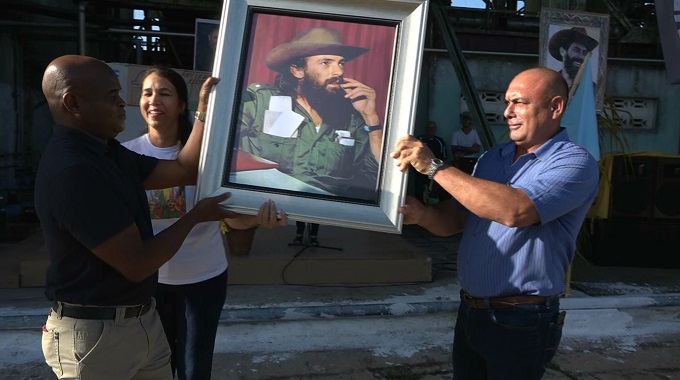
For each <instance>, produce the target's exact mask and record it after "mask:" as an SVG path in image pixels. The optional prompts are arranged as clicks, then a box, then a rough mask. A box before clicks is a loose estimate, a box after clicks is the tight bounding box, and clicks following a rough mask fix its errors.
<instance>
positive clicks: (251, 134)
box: [238, 83, 378, 201]
mask: <svg viewBox="0 0 680 380" xmlns="http://www.w3.org/2000/svg"><path fill="white" fill-rule="evenodd" d="M272 96H280V95H279V90H278V89H277V88H276V87H274V85H272V84H262V83H253V84H251V85H250V86H249V87H248V90H247V91H246V93H245V94H244V95H243V100H242V108H241V111H242V114H241V115H242V117H241V125H240V129H239V131H238V133H239V136H238V141H239V143H240V146H239V148H240V149H243V150H244V151H246V152H249V153H252V154H254V155H256V156H259V157H262V158H265V159H268V160H271V161H274V162H276V163H278V164H279V170H280V171H281V172H283V173H286V174H288V175H290V176H292V177H295V178H297V179H299V180H301V181H303V182H305V183H307V184H309V185H312V186H316V187H318V188H321V189H324V190H326V191H329V192H331V193H333V194H335V195H339V196H346V197H351V198H358V199H363V200H369V201H370V200H374V199H375V198H376V195H377V190H376V189H377V185H378V184H377V174H378V162H377V161H376V160H375V157H374V156H373V154H372V153H371V149H370V145H369V141H368V132H367V131H366V130H365V129H364V120H363V118H362V117H361V115H360V114H359V113H358V112H356V111H354V114H353V115H351V117H350V118H349V119H348V120H349V121H348V123H347V125H346V126H344V127H342V130H344V131H348V132H349V133H350V135H351V138H352V139H354V146H347V145H343V144H341V143H340V141H339V138H338V136H337V134H336V131H337V130H340V129H338V128H335V129H334V128H331V127H330V126H329V125H328V124H327V123H326V122H323V124H322V125H321V126H320V128H319V131H318V132H317V131H316V128H315V126H314V123H313V121H312V118H311V117H310V116H309V114H308V113H307V112H306V111H305V110H304V109H303V108H302V107H300V106H299V105H298V104H297V102H295V101H291V104H292V111H294V112H295V113H297V114H299V115H301V116H303V118H304V119H303V121H302V122H301V123H300V125H299V126H298V127H297V129H295V132H296V133H293V135H297V136H293V137H282V136H275V135H272V134H268V133H265V132H264V131H263V124H264V120H265V111H266V110H267V108H268V107H269V104H270V100H271V98H272ZM272 186H276V185H275V184H273V185H272Z"/></svg>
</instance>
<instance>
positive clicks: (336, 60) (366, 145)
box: [238, 27, 382, 200]
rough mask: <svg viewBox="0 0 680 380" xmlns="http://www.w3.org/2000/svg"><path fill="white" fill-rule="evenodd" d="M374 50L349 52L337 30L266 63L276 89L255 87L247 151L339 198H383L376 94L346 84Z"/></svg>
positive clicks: (307, 37) (316, 31)
mask: <svg viewBox="0 0 680 380" xmlns="http://www.w3.org/2000/svg"><path fill="white" fill-rule="evenodd" d="M367 51H368V49H366V48H363V47H358V46H351V45H345V44H343V42H342V38H341V36H340V32H339V31H338V30H336V29H333V28H325V27H312V28H309V29H307V30H304V31H302V32H300V33H298V34H297V35H296V36H294V37H293V38H292V39H291V40H290V41H288V42H285V43H282V44H280V45H278V46H276V47H274V48H273V49H272V50H271V51H270V52H269V53H268V54H267V57H266V59H265V63H266V64H267V67H269V68H270V69H272V70H274V71H276V72H277V73H278V74H277V76H276V79H275V83H273V84H271V83H252V84H250V86H248V90H247V91H246V94H245V95H244V96H243V103H242V108H241V124H240V128H239V136H238V138H239V140H238V141H239V144H240V145H239V147H240V149H242V150H244V151H246V152H248V153H252V154H254V155H256V156H259V157H262V158H265V159H267V160H271V161H274V162H276V163H277V164H278V165H279V166H278V169H279V170H280V171H281V172H283V173H286V174H288V175H290V176H292V177H294V178H297V179H299V180H301V181H303V182H305V183H307V184H310V185H312V186H315V187H317V188H321V189H323V190H326V191H328V192H330V193H332V194H334V195H339V196H347V197H352V198H358V199H363V200H373V199H375V197H376V189H377V173H378V161H377V159H378V158H379V157H380V150H381V145H382V126H381V123H380V119H379V117H378V114H377V112H376V109H375V96H376V95H375V91H374V90H373V89H372V88H370V87H368V86H367V85H365V84H363V83H361V82H359V81H357V80H354V79H351V78H347V77H345V76H344V72H345V64H346V63H347V62H348V61H350V60H352V59H354V58H356V57H358V56H359V55H361V54H364V53H365V52H367Z"/></svg>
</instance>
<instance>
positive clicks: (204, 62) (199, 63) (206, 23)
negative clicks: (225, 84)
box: [194, 18, 220, 72]
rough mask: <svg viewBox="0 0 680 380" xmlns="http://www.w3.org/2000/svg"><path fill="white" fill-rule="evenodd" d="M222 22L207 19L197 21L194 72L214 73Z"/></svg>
mask: <svg viewBox="0 0 680 380" xmlns="http://www.w3.org/2000/svg"><path fill="white" fill-rule="evenodd" d="M219 31H220V21H219V20H211V19H205V18H197V19H196V27H195V32H194V35H195V37H194V70H197V71H209V72H210V71H212V69H213V62H214V61H215V52H216V51H217V38H218V36H219Z"/></svg>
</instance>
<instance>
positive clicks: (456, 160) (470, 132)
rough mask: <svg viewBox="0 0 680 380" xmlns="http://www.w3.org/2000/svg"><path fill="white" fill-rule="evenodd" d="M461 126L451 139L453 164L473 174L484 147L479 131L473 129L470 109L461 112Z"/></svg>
mask: <svg viewBox="0 0 680 380" xmlns="http://www.w3.org/2000/svg"><path fill="white" fill-rule="evenodd" d="M460 124H461V128H460V130H458V131H455V132H453V138H452V139H451V155H452V156H453V164H454V165H455V166H456V167H457V168H458V169H460V170H463V171H464V172H466V173H468V174H471V173H472V169H474V166H475V163H476V162H477V154H478V153H479V151H480V150H481V149H482V141H481V140H480V139H479V134H478V133H477V131H475V130H474V129H472V116H471V115H470V111H464V112H463V113H461V114H460Z"/></svg>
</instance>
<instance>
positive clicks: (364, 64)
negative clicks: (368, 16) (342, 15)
mask: <svg viewBox="0 0 680 380" xmlns="http://www.w3.org/2000/svg"><path fill="white" fill-rule="evenodd" d="M314 26H324V27H329V28H335V29H337V30H339V31H340V35H341V36H342V41H343V43H344V44H346V45H355V46H361V47H366V48H369V49H370V50H369V51H368V52H366V53H364V54H362V55H360V56H359V57H357V58H355V59H353V60H351V61H349V62H347V64H346V65H345V73H344V75H345V76H346V77H348V78H353V79H356V80H358V81H359V82H362V83H364V84H366V85H368V86H370V87H372V88H373V89H374V90H375V92H376V110H377V112H378V116H379V117H380V120H381V122H382V123H383V124H384V123H385V109H386V105H387V99H388V95H389V94H388V90H389V85H390V78H391V75H392V60H393V55H394V40H395V34H396V27H394V26H384V25H371V24H363V23H356V22H347V21H332V20H322V19H314V18H306V17H305V18H303V17H292V16H284V15H271V14H265V13H255V14H254V15H253V20H252V28H251V33H250V41H249V44H248V52H247V56H246V57H247V62H246V65H247V66H246V72H245V78H246V81H245V82H244V86H248V85H249V84H250V83H253V82H268V83H272V82H273V81H274V78H275V77H276V72H275V71H273V70H271V69H269V68H268V67H267V65H266V64H265V57H266V56H267V53H269V51H270V50H271V49H272V48H274V47H275V46H277V45H279V44H281V43H284V42H288V41H289V40H290V39H291V38H293V36H295V35H296V34H297V33H298V32H301V31H303V30H306V29H309V28H311V27H314Z"/></svg>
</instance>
